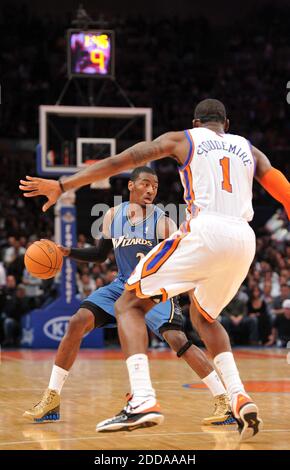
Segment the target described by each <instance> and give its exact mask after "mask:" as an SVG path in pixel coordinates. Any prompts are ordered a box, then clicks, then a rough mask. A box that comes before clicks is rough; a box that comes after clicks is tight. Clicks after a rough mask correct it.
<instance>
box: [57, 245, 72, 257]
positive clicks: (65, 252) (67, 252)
mask: <svg viewBox="0 0 290 470" xmlns="http://www.w3.org/2000/svg"><path fill="white" fill-rule="evenodd" d="M56 246H57V248H59V249H60V251H61V252H62V254H63V256H69V255H70V248H68V247H67V246H62V245H56Z"/></svg>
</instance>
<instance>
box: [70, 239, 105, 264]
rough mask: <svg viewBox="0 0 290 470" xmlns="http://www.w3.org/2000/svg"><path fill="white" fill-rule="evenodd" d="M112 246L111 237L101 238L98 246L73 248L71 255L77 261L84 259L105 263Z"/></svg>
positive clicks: (85, 261)
mask: <svg viewBox="0 0 290 470" xmlns="http://www.w3.org/2000/svg"><path fill="white" fill-rule="evenodd" d="M112 246H113V245H112V240H111V239H107V238H101V239H100V240H99V242H98V244H97V246H93V247H90V248H72V249H71V252H70V255H69V256H70V258H72V259H74V260H76V261H82V262H84V263H88V262H95V263H103V261H105V260H106V259H107V257H108V254H109V252H110V251H111V249H112Z"/></svg>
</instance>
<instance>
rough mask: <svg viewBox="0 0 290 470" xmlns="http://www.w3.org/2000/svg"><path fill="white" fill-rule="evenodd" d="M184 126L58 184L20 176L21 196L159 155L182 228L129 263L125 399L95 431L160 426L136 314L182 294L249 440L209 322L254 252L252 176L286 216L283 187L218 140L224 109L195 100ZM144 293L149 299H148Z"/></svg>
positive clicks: (249, 151) (251, 154)
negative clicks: (172, 172)
mask: <svg viewBox="0 0 290 470" xmlns="http://www.w3.org/2000/svg"><path fill="white" fill-rule="evenodd" d="M194 116H195V119H194V121H193V128H192V129H190V130H187V131H180V132H169V133H166V134H164V135H162V136H160V137H159V138H158V139H156V140H155V141H153V142H141V143H139V144H136V145H134V146H133V147H131V148H129V149H127V150H125V151H124V152H122V153H120V154H118V155H116V156H114V157H110V158H108V159H105V160H102V161H101V162H98V163H96V164H94V165H91V166H90V167H89V168H86V169H84V170H82V171H80V172H78V173H76V174H75V175H73V176H70V177H68V178H65V179H60V180H59V181H54V180H45V179H42V178H34V177H30V176H29V177H27V180H21V185H20V189H22V190H26V191H28V192H26V193H25V194H24V195H25V196H26V197H35V196H40V195H45V196H46V197H47V198H48V201H47V202H46V203H45V204H44V206H43V210H44V211H45V210H47V209H48V208H49V207H50V206H51V205H52V204H54V203H55V202H56V200H57V199H58V198H59V196H60V195H61V193H62V192H64V191H67V190H70V189H77V188H79V187H82V186H84V185H87V184H90V183H92V182H94V181H96V180H101V179H103V178H107V177H109V176H112V175H116V174H118V173H120V172H122V171H124V170H126V169H131V168H135V167H137V166H139V165H142V164H145V163H147V162H149V161H152V160H158V159H161V158H164V157H167V156H171V157H172V158H174V159H175V160H176V161H177V163H178V165H179V172H180V176H181V181H182V184H183V187H184V195H185V200H186V202H187V206H188V207H187V215H188V220H187V223H185V224H183V226H182V227H181V228H180V230H179V231H178V232H176V233H175V234H173V235H172V236H171V237H170V238H169V239H167V240H165V241H164V242H162V243H161V244H159V245H157V246H156V247H154V249H153V250H151V252H149V253H148V255H147V256H145V258H143V259H142V260H141V261H140V263H139V264H138V265H137V267H136V269H135V271H133V273H132V275H131V276H130V278H129V279H128V281H127V285H126V289H127V290H126V291H125V292H124V293H123V295H122V296H121V297H120V299H119V300H118V301H117V303H116V317H117V321H118V332H119V337H120V342H121V346H122V349H123V352H124V354H125V356H126V358H127V361H126V362H127V367H128V372H129V379H130V384H131V390H132V393H133V395H132V397H131V398H130V401H129V402H128V403H127V405H126V406H125V408H124V409H123V410H122V411H121V413H119V414H117V415H116V416H114V417H112V418H110V419H108V420H105V421H102V422H101V423H99V424H98V425H97V428H96V429H97V431H115V430H124V429H126V428H127V429H128V428H130V427H131V428H132V426H133V427H134V428H135V427H136V428H137V427H141V426H152V425H154V424H159V423H161V422H162V421H163V416H162V414H161V412H160V406H159V404H158V403H157V400H156V395H155V391H154V389H153V387H152V384H151V378H150V373H149V364H148V358H147V355H146V350H147V344H148V337H147V331H146V326H145V322H144V316H145V314H146V312H147V311H148V310H150V309H151V308H152V306H153V305H154V302H156V298H157V297H158V296H159V298H160V300H161V301H165V300H166V299H168V298H171V297H173V296H175V295H178V294H180V293H182V292H189V293H190V296H191V299H192V306H191V318H192V322H193V324H194V325H195V326H196V327H197V329H198V332H199V334H200V336H201V337H202V339H203V341H204V343H205V344H206V347H207V349H208V350H209V352H210V353H211V355H212V357H213V358H214V362H215V365H216V367H217V369H218V370H219V372H220V374H221V376H222V379H223V381H224V383H225V385H226V388H227V391H228V393H229V396H230V398H231V404H232V410H233V413H234V415H235V417H236V418H237V420H238V422H239V431H240V434H241V438H242V439H247V438H249V437H252V436H253V435H255V434H257V433H258V431H259V428H260V425H261V419H260V418H259V416H258V407H257V406H256V404H255V403H254V402H253V401H252V399H251V398H250V397H249V396H248V394H247V393H246V392H245V389H244V387H243V384H242V382H241V379H240V376H239V373H238V370H237V367H236V364H235V361H234V358H233V354H232V352H231V346H230V342H229V338H228V336H227V334H226V332H225V330H224V329H223V327H222V326H221V324H220V323H219V322H218V321H217V320H216V319H217V317H218V315H219V314H220V313H221V311H222V310H223V308H224V307H225V306H226V305H227V304H228V303H229V302H230V300H231V299H232V298H233V297H234V295H235V294H236V292H237V290H238V288H239V286H240V285H241V283H242V282H243V280H244V279H245V277H246V275H247V273H248V270H249V267H250V265H251V262H252V260H253V257H254V253H255V235H254V232H253V230H252V229H251V228H250V226H249V224H248V221H250V220H251V218H252V216H253V209H252V184H253V178H254V176H255V177H256V178H257V180H258V181H259V182H260V183H261V184H262V186H263V187H264V188H265V189H266V190H267V191H268V192H269V193H270V194H271V195H272V196H273V197H275V198H276V199H277V200H278V201H280V202H281V203H282V204H283V205H284V207H285V209H286V211H287V214H288V216H289V215H290V184H289V182H288V181H287V179H286V178H285V176H284V175H283V174H282V173H281V172H280V171H278V170H276V169H275V168H273V167H272V166H271V164H270V162H269V160H268V158H267V157H266V156H265V155H264V154H263V153H262V152H261V151H260V150H258V149H257V148H255V147H253V146H251V145H250V143H249V142H248V141H247V140H246V139H245V138H243V137H241V136H237V135H231V134H228V133H227V131H228V128H229V121H228V119H227V117H226V111H225V107H224V105H223V104H222V103H221V102H220V101H218V100H213V99H207V100H204V101H202V102H200V103H199V104H198V106H197V107H196V109H195V114H194ZM153 297H154V300H153Z"/></svg>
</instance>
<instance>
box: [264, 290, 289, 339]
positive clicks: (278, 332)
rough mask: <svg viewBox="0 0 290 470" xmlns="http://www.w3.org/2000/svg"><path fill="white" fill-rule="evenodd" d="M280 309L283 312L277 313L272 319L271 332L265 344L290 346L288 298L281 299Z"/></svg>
mask: <svg viewBox="0 0 290 470" xmlns="http://www.w3.org/2000/svg"><path fill="white" fill-rule="evenodd" d="M282 310H283V313H282V314H280V315H277V316H276V318H275V320H274V325H273V329H272V334H271V337H270V338H269V341H268V342H267V343H266V346H272V345H275V344H276V345H277V346H278V347H282V348H285V347H289V346H290V299H286V300H284V301H283V303H282ZM288 343H289V345H288Z"/></svg>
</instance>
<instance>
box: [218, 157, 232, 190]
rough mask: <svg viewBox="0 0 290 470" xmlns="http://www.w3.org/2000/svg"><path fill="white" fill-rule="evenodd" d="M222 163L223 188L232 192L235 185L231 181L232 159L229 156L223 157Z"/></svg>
mask: <svg viewBox="0 0 290 470" xmlns="http://www.w3.org/2000/svg"><path fill="white" fill-rule="evenodd" d="M220 165H221V167H222V170H223V181H222V189H223V190H224V191H227V192H228V193H232V192H233V187H232V185H231V182H230V159H229V158H228V157H224V158H222V159H221V160H220Z"/></svg>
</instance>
